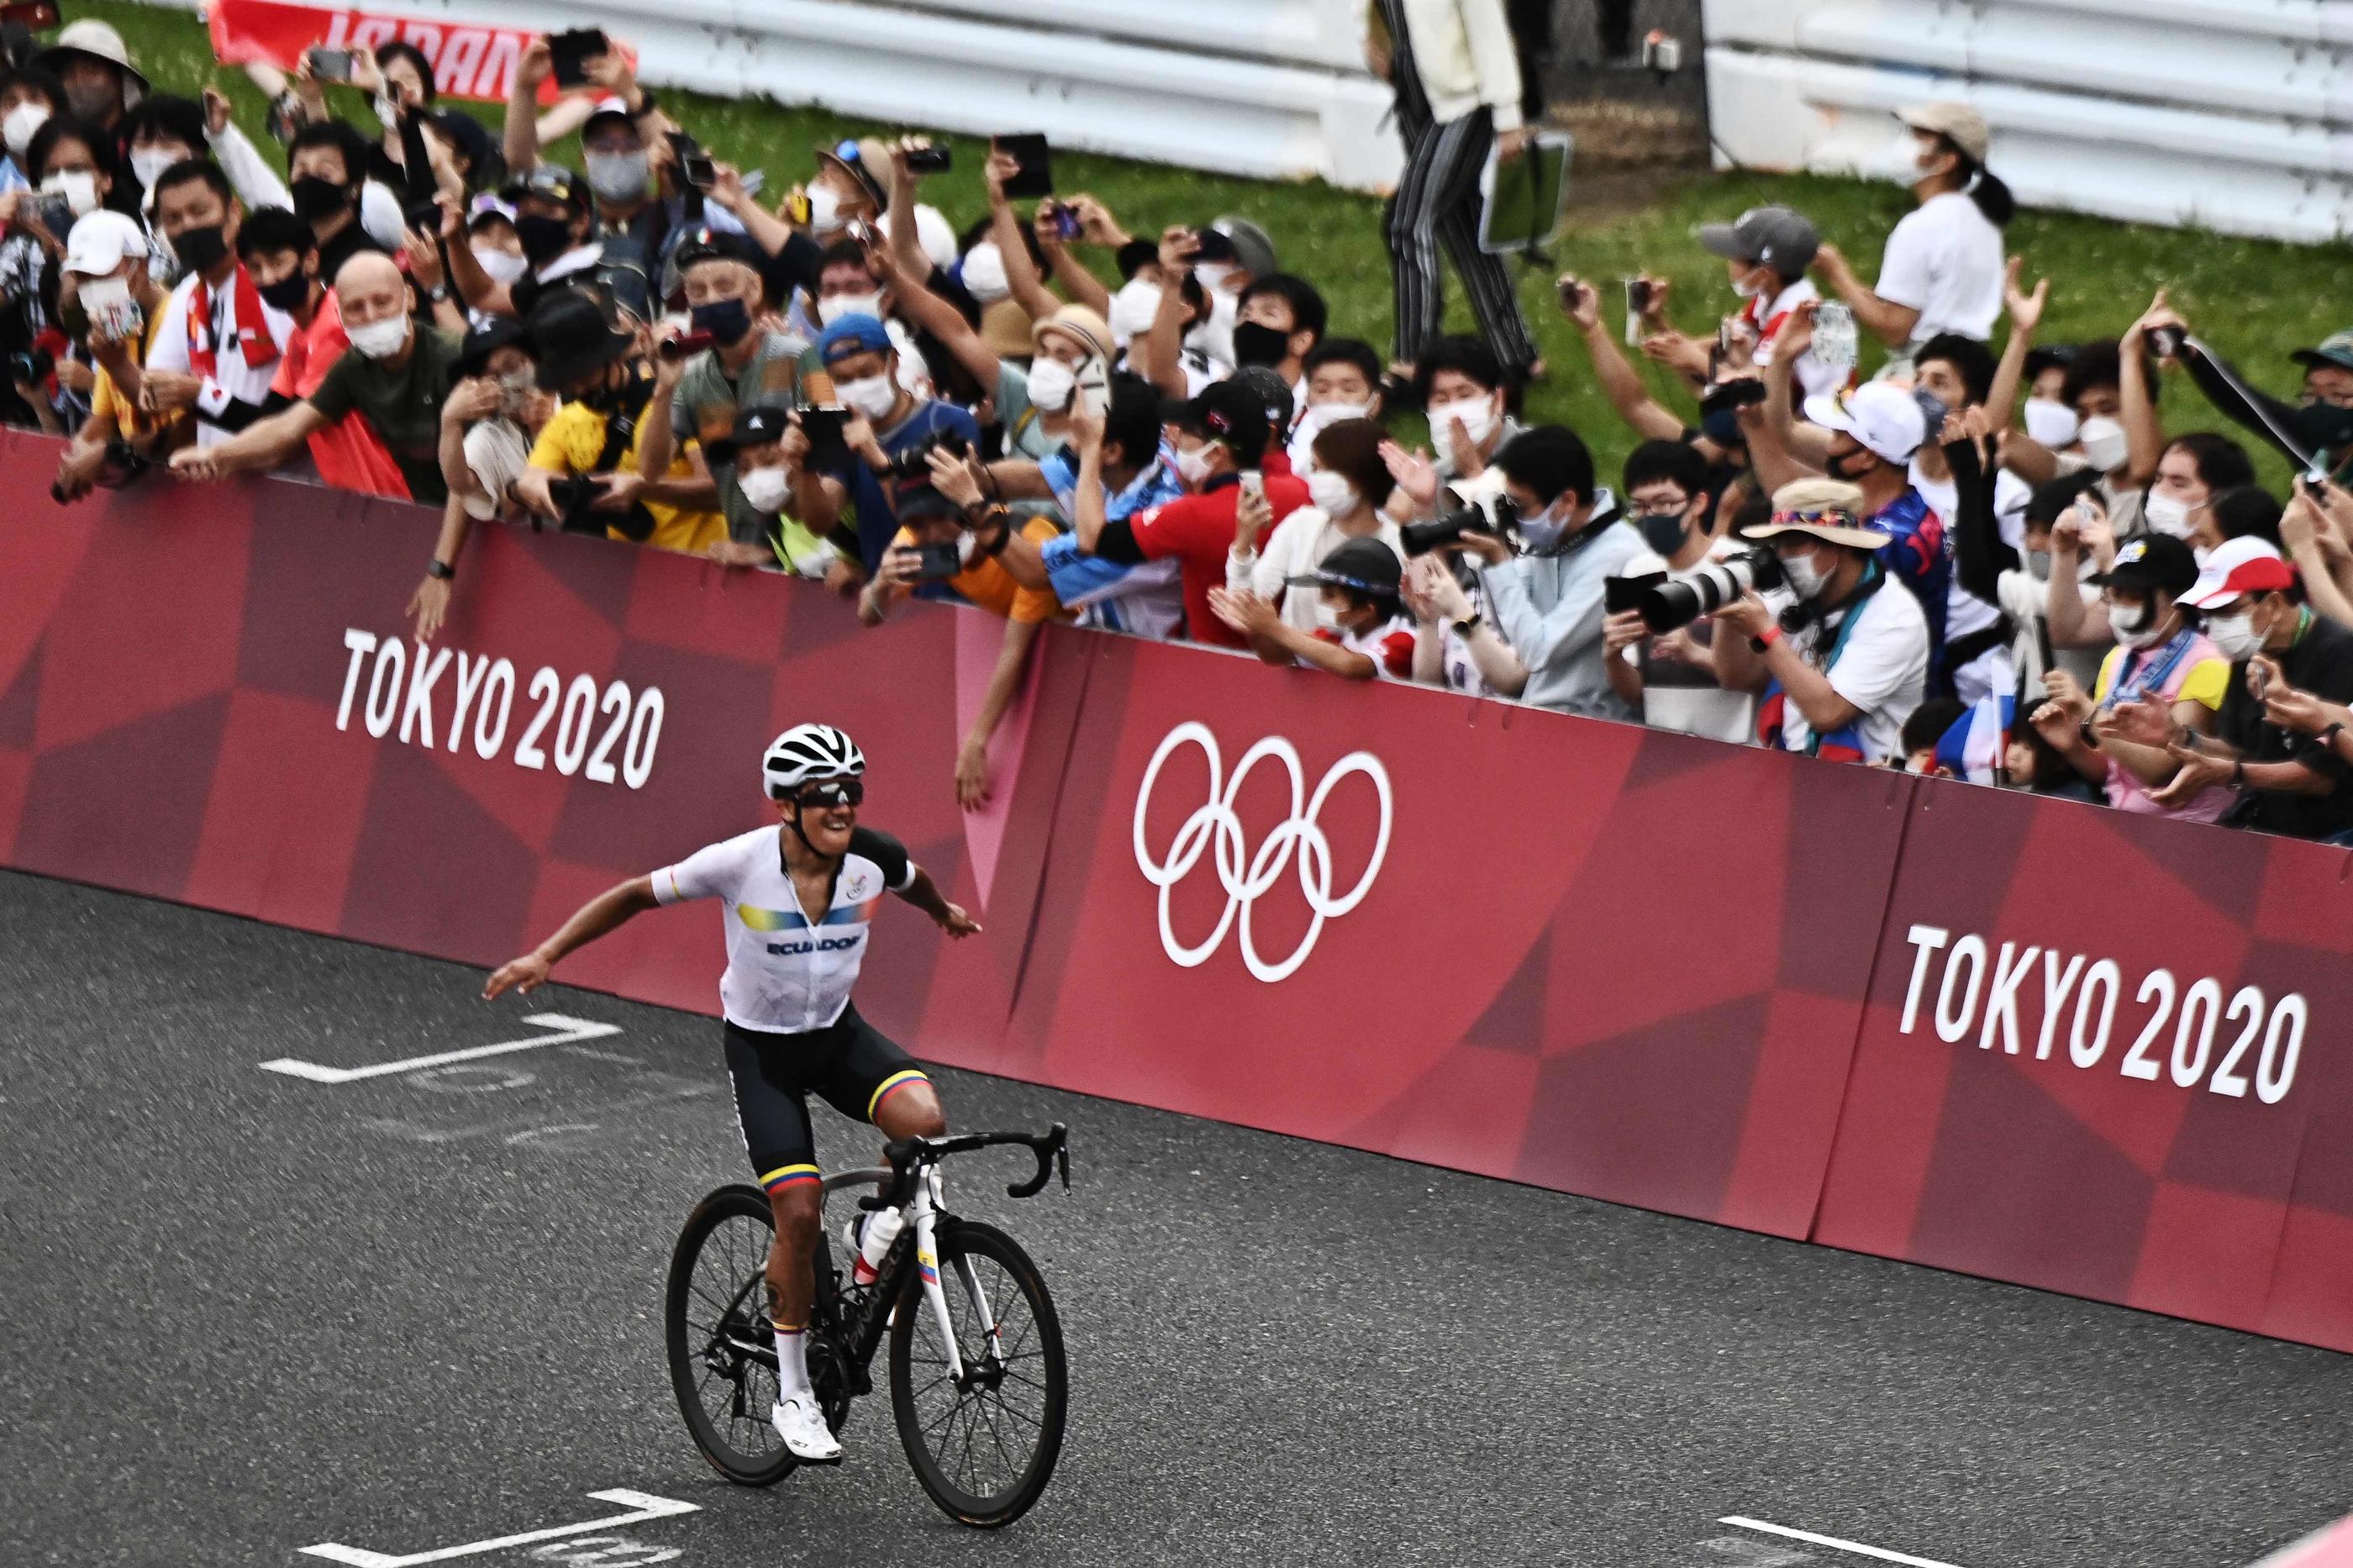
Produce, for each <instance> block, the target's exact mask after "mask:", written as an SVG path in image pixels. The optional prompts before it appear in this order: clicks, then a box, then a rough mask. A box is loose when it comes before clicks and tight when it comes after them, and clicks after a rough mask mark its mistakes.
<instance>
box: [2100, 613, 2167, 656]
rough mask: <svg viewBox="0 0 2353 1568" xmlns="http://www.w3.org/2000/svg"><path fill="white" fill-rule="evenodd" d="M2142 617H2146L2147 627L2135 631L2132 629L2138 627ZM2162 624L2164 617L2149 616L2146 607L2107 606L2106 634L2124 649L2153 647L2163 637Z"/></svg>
mask: <svg viewBox="0 0 2353 1568" xmlns="http://www.w3.org/2000/svg"><path fill="white" fill-rule="evenodd" d="M2142 616H2148V625H2147V627H2145V628H2144V629H2142V630H2139V631H2135V630H2134V629H2133V628H2134V627H2135V626H2139V625H2140V620H2141V617H2142ZM2164 624H2165V617H2163V616H2154V615H2149V609H2148V606H2147V605H2131V606H2126V605H2109V606H2108V632H2109V634H2110V635H2111V636H2113V637H2115V638H2116V641H2118V642H2120V643H2122V644H2123V645H2124V646H2125V647H2133V648H2140V647H2154V646H2155V645H2156V644H2157V642H2158V640H2159V639H2160V638H2161V637H2163V635H2164V633H2163V631H2162V629H2161V628H2162V627H2163V626H2164Z"/></svg>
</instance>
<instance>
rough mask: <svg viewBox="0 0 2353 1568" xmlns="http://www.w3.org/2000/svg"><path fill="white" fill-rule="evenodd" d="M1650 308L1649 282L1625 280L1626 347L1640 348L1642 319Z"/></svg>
mask: <svg viewBox="0 0 2353 1568" xmlns="http://www.w3.org/2000/svg"><path fill="white" fill-rule="evenodd" d="M1650 308H1651V280H1650V279H1647V278H1629V279H1626V346H1627V347H1628V348H1630V349H1639V348H1641V346H1642V317H1643V315H1644V313H1645V312H1647V311H1648V310H1650Z"/></svg>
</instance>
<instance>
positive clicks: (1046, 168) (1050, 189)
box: [989, 132, 1054, 201]
mask: <svg viewBox="0 0 2353 1568" xmlns="http://www.w3.org/2000/svg"><path fill="white" fill-rule="evenodd" d="M989 146H990V147H991V148H993V149H994V150H996V151H997V152H999V153H1009V154H1011V155H1012V157H1013V159H1014V161H1015V162H1016V163H1019V164H1020V165H1021V168H1020V172H1019V173H1018V174H1015V175H1014V176H1013V177H1012V178H1011V179H1009V180H1008V181H1006V182H1005V194H1006V195H1008V196H1011V197H1013V198H1014V199H1015V200H1017V201H1026V200H1029V199H1031V198H1034V197H1038V196H1050V195H1053V194H1054V165H1053V159H1052V155H1051V154H1050V153H1048V151H1047V149H1046V137H1045V134H1044V133H1043V132H1021V133H1019V134H1018V135H1013V136H998V137H995V138H993V139H992V140H991V141H990V142H989Z"/></svg>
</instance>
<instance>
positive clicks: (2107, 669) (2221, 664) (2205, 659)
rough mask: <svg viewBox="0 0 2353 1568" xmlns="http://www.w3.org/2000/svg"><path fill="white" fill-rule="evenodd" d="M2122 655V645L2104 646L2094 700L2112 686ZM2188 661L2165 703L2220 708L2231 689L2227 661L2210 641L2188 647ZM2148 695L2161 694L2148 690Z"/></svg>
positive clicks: (2214, 709)
mask: <svg viewBox="0 0 2353 1568" xmlns="http://www.w3.org/2000/svg"><path fill="white" fill-rule="evenodd" d="M2124 658H2125V650H2124V649H2123V648H2121V647H2112V648H2110V649H2109V650H2108V657H2107V658H2104V659H2102V660H2101V661H2100V678H2099V679H2098V680H2097V681H2095V682H2094V684H2093V688H2092V697H2093V700H2094V701H2098V700H2105V698H2106V697H2107V695H2108V693H2109V692H2111V691H2113V690H2115V689H2116V671H2117V670H2118V669H2119V668H2123V665H2124ZM2179 681H2180V684H2179V686H2177V687H2175V688H2174V691H2173V695H2172V696H2170V697H2168V698H2166V699H2165V700H2166V701H2167V702H2168V703H2174V702H2202V703H2204V704H2205V705H2206V706H2207V707H2208V708H2209V709H2211V710H2213V711H2215V712H2218V713H2219V712H2221V710H2222V699H2223V697H2224V696H2225V695H2227V694H2228V693H2229V691H2230V689H2231V666H2230V663H2229V661H2228V660H2226V659H2223V658H2220V657H2219V656H2218V654H2217V651H2216V650H2215V649H2214V648H2213V647H2211V645H2210V646H2208V647H2204V648H2196V647H2193V648H2191V649H2190V652H2189V673H2188V674H2186V675H2180V676H2179ZM2149 695H2151V696H2158V695H2161V694H2160V693H2156V692H2152V693H2149Z"/></svg>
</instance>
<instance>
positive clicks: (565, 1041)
mask: <svg viewBox="0 0 2353 1568" xmlns="http://www.w3.org/2000/svg"><path fill="white" fill-rule="evenodd" d="M523 1022H524V1023H526V1024H529V1025H531V1026H533V1027H534V1028H538V1029H546V1030H553V1031H555V1032H554V1033H552V1034H540V1035H533V1036H532V1037H531V1038H529V1039H527V1040H507V1041H504V1042H502V1043H501V1044H499V1045H495V1046H471V1047H468V1048H467V1049H465V1050H462V1051H442V1052H440V1053H439V1054H438V1055H435V1056H429V1057H411V1058H408V1059H407V1060H406V1061H404V1062H379V1063H377V1064H376V1065H375V1067H368V1068H330V1067H321V1066H320V1065H319V1064H318V1063H317V1062H305V1061H297V1060H295V1059H294V1058H291V1057H280V1058H278V1059H277V1060H276V1061H271V1062H263V1063H262V1064H260V1065H261V1070H262V1071H264V1072H282V1073H284V1074H285V1075H286V1076H287V1077H289V1078H300V1079H309V1080H310V1081H311V1082H312V1083H356V1082H358V1081H359V1080H360V1079H367V1078H388V1077H390V1076H391V1075H392V1074H394V1073H398V1072H415V1071H416V1070H417V1068H438V1067H440V1066H442V1065H443V1064H444V1063H447V1062H470V1061H478V1060H480V1058H483V1057H497V1056H504V1055H505V1054H506V1053H508V1052H509V1051H532V1050H537V1049H539V1048H540V1047H542V1046H566V1045H570V1044H571V1043H572V1042H573V1041H575V1040H601V1039H603V1038H604V1037H606V1036H607V1035H617V1034H619V1033H620V1032H621V1027H620V1026H619V1025H617V1024H592V1023H590V1022H589V1021H588V1020H587V1019H586V1018H567V1017H565V1016H564V1015H563V1014H561V1013H533V1014H531V1015H530V1016H527V1017H525V1018H524V1019H523Z"/></svg>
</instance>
